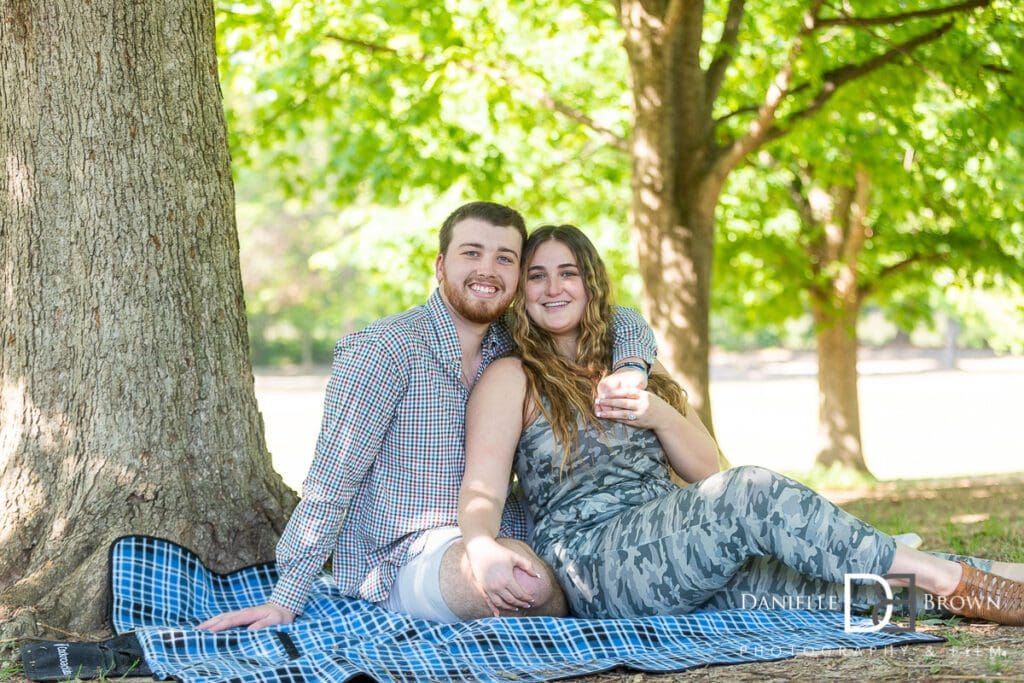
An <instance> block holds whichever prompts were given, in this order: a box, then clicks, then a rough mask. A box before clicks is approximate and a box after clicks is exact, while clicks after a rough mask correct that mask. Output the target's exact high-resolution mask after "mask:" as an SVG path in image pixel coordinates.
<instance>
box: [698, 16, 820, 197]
mask: <svg viewBox="0 0 1024 683" xmlns="http://www.w3.org/2000/svg"><path fill="white" fill-rule="evenodd" d="M823 3H824V0H814V2H812V3H811V7H810V8H809V9H808V11H807V12H805V13H804V15H803V21H802V22H801V25H800V30H799V31H798V32H797V34H796V36H795V37H794V38H793V42H792V44H790V46H789V54H787V55H786V59H785V61H784V62H783V63H782V67H780V68H779V70H778V72H777V73H776V74H775V78H773V79H772V84H771V85H770V86H769V87H768V92H767V93H765V98H764V102H763V103H762V104H761V106H760V107H759V108H758V112H757V118H755V119H754V120H753V121H752V122H751V123H750V125H749V126H748V127H747V132H746V134H744V135H743V137H741V138H739V139H738V140H735V141H734V142H733V143H732V145H730V146H729V147H728V148H726V149H725V150H724V151H723V152H722V154H720V155H719V156H718V159H717V160H716V161H715V172H716V174H717V175H719V176H722V177H724V176H725V175H726V174H728V172H729V171H730V170H732V169H733V168H735V167H736V165H737V164H739V162H740V160H741V159H743V157H745V156H746V155H747V154H750V152H752V151H754V150H755V149H757V148H758V147H760V146H761V145H762V144H764V142H765V136H766V135H767V134H768V132H769V131H770V130H772V128H773V126H774V124H775V112H776V111H778V108H779V105H780V104H781V103H782V100H783V99H784V98H785V97H786V95H788V94H789V88H790V84H791V82H792V79H793V66H794V64H795V63H796V59H797V56H799V54H800V51H801V49H802V48H803V41H804V39H805V38H806V37H807V36H808V35H810V34H811V33H812V32H813V31H814V28H815V23H814V22H815V16H817V14H818V11H819V10H820V9H821V6H822V4H823Z"/></svg>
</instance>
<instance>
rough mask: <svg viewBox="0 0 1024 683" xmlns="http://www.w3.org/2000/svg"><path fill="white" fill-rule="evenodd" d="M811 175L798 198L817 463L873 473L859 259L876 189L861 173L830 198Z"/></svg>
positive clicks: (796, 189)
mask: <svg viewBox="0 0 1024 683" xmlns="http://www.w3.org/2000/svg"><path fill="white" fill-rule="evenodd" d="M809 173H810V171H809V170H808V169H804V170H803V171H798V172H797V176H796V177H797V179H796V180H795V181H794V183H793V186H792V188H791V196H792V198H793V200H794V204H795V205H796V208H797V213H798V214H799V215H800V220H801V230H802V232H803V235H802V240H801V241H802V242H803V243H804V244H805V245H806V249H807V252H808V257H809V259H810V264H811V272H812V273H813V276H814V280H813V281H812V282H810V283H809V284H808V290H809V293H810V299H811V313H812V315H813V317H814V329H815V341H816V343H817V350H818V452H817V455H816V459H815V461H816V463H817V464H819V465H822V466H825V467H830V466H832V465H841V466H843V467H847V468H851V469H855V470H859V471H861V472H865V473H867V472H868V467H867V464H866V463H865V461H864V452H863V448H862V446H861V437H860V398H859V396H858V394H857V377H858V375H857V347H858V341H857V318H858V317H859V315H860V309H861V307H862V305H863V299H864V297H863V295H862V293H861V287H860V279H861V277H860V274H859V269H858V264H859V258H860V254H861V251H862V250H863V248H864V245H865V243H866V242H867V240H868V238H869V237H870V235H871V229H870V228H869V227H868V224H867V206H868V201H869V196H870V182H869V177H868V174H867V172H866V171H865V170H864V169H863V168H858V169H856V171H855V173H854V179H853V182H852V183H850V184H849V185H840V186H835V187H832V188H830V189H829V190H827V191H826V190H824V189H821V188H818V187H814V186H813V182H812V179H811V178H810V175H809ZM801 176H802V178H801ZM805 188H809V189H805Z"/></svg>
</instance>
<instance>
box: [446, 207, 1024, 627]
mask: <svg viewBox="0 0 1024 683" xmlns="http://www.w3.org/2000/svg"><path fill="white" fill-rule="evenodd" d="M523 262H524V264H525V270H526V273H527V277H526V279H525V281H524V282H523V283H521V289H520V296H519V297H517V299H516V300H515V302H514V304H513V308H512V310H513V319H514V325H513V339H514V341H515V343H516V348H517V353H518V355H519V358H518V359H515V358H508V359H502V360H499V361H497V362H495V363H493V364H492V365H491V366H490V367H489V368H488V369H487V371H486V372H485V373H484V375H483V377H482V378H481V379H480V381H479V382H478V383H477V385H476V387H475V388H474V390H473V394H472V396H471V398H470V402H469V406H468V412H467V419H466V469H465V475H464V478H463V482H462V490H461V494H460V499H459V525H460V527H461V528H462V532H463V536H464V539H465V547H466V553H467V558H468V560H469V563H470V566H471V570H472V574H473V578H474V580H475V581H476V583H477V584H478V586H479V589H480V591H481V592H483V593H484V594H485V595H486V596H487V599H488V601H489V603H490V605H491V606H492V608H493V612H494V613H495V614H498V613H499V611H500V610H503V609H510V608H513V607H515V606H516V603H515V598H516V597H517V596H518V595H519V594H520V593H521V585H520V583H519V581H518V579H517V577H516V573H515V572H516V571H517V570H521V571H526V572H530V571H531V570H532V569H533V566H532V563H531V560H530V559H529V557H527V556H525V555H523V554H521V553H518V552H517V551H516V549H514V548H509V547H504V546H502V545H501V544H499V543H497V542H496V540H495V530H496V529H497V528H498V520H499V516H500V512H501V509H502V506H503V504H504V502H505V496H506V492H507V489H508V480H509V476H510V472H511V471H512V470H513V469H514V471H515V473H516V476H517V477H518V480H519V483H520V485H521V487H522V492H523V494H524V497H525V500H526V504H527V507H528V509H529V510H530V512H531V513H532V517H533V519H534V522H535V526H534V529H533V532H532V535H531V542H532V544H533V550H534V551H535V552H536V554H537V555H538V556H539V557H540V558H541V559H543V560H544V561H545V562H546V563H547V564H549V565H550V566H551V568H552V569H553V570H554V572H555V574H556V575H557V577H558V581H559V583H560V584H561V586H562V589H563V590H564V592H565V595H566V599H567V600H568V602H569V605H570V608H571V610H572V612H573V613H574V614H575V616H579V617H588V618H632V617H641V616H663V615H674V614H685V613H688V612H691V611H693V610H695V609H734V608H744V607H749V604H748V602H747V601H748V600H749V599H750V598H751V596H754V597H756V598H757V599H758V600H763V601H764V604H767V605H770V606H773V607H774V606H776V605H779V606H784V605H792V601H793V600H794V598H796V599H797V600H809V599H810V600H812V602H804V603H803V604H805V605H807V604H816V605H824V606H826V607H827V608H828V609H843V608H844V607H846V608H847V609H850V608H853V609H856V610H867V609H868V608H870V607H871V606H872V605H873V604H875V603H876V602H877V599H878V598H877V596H876V595H875V592H874V590H873V587H872V586H871V585H867V584H865V583H864V581H859V582H854V583H855V584H856V585H855V586H854V587H853V593H852V596H849V597H848V594H846V591H845V590H844V583H845V579H846V577H847V575H849V574H862V575H863V574H872V575H883V574H898V575H915V576H916V585H917V587H918V588H920V589H922V590H923V591H926V592H927V593H926V594H918V610H919V611H920V610H921V609H924V608H925V607H926V606H928V605H931V608H932V609H934V607H935V606H936V605H938V607H939V608H940V609H945V610H947V611H948V612H952V613H956V614H960V615H963V616H969V617H978V618H984V619H989V620H993V621H997V622H999V623H1005V624H1015V625H1024V584H1020V583H1018V582H1017V580H1018V579H1019V578H1020V577H1021V573H1022V572H1024V565H1011V564H1006V563H993V562H992V561H991V560H986V559H981V558H974V557H962V556H951V555H944V554H940V553H922V552H919V551H917V550H914V549H912V548H910V547H909V546H906V545H903V544H900V543H898V542H897V541H896V540H895V539H893V538H892V537H891V536H889V535H887V534H885V533H883V532H881V531H879V530H878V529H875V528H873V527H871V526H870V525H868V524H865V523H864V522H862V521H861V520H859V519H857V518H855V517H853V516H852V515H850V514H848V513H846V512H844V511H843V510H841V509H839V508H838V507H836V506H835V505H834V504H832V503H831V502H830V501H828V500H827V499H826V498H824V497H823V496H821V495H819V494H818V493H816V492H814V491H812V490H811V489H809V488H807V487H806V486H803V485H802V484H800V483H799V482H796V481H794V480H792V479H789V478H788V477H785V476H783V475H780V474H778V473H776V472H772V471H771V470H768V469H765V468H762V467H738V468H734V469H731V470H728V471H725V472H718V471H717V470H718V467H717V457H716V456H717V448H716V445H715V442H714V440H713V439H712V437H711V436H710V434H708V432H707V430H706V429H704V426H703V424H702V423H701V421H700V420H699V419H698V418H697V416H696V415H695V411H693V410H688V409H687V404H686V400H685V395H684V394H682V392H680V391H679V389H678V386H676V385H675V384H674V382H672V381H671V379H669V378H668V377H666V376H664V375H663V374H662V370H661V369H660V368H659V367H658V366H655V369H654V370H655V371H654V373H653V374H652V375H651V377H650V386H649V390H638V389H635V388H632V389H628V390H625V391H619V392H612V393H611V394H609V395H601V394H599V393H598V386H599V382H600V381H601V379H602V377H603V376H604V375H606V374H607V373H608V372H609V371H611V369H612V366H611V362H610V356H611V354H610V349H609V336H608V322H607V321H608V318H609V315H608V309H609V302H608V297H609V289H610V287H609V283H608V278H607V275H606V272H605V270H604V268H603V266H602V265H601V260H600V257H599V256H598V255H597V252H596V250H595V249H594V246H593V244H591V242H590V241H589V239H587V237H586V236H585V235H584V234H583V233H582V232H581V231H580V230H579V229H578V228H575V227H573V226H569V225H562V226H546V227H544V228H540V229H538V230H537V231H535V232H534V233H533V234H532V235H530V238H529V239H528V240H527V243H526V246H525V247H524V249H523ZM509 404H512V405H513V406H517V407H518V406H521V410H509ZM670 470H672V471H674V472H675V473H676V474H677V475H679V477H681V478H682V479H684V480H685V481H687V482H690V484H689V485H688V486H686V487H682V488H681V487H679V486H677V485H676V484H675V483H674V482H673V481H672V479H671V478H670ZM901 585H902V584H901ZM936 598H937V599H936ZM929 599H932V600H931V602H930V603H929ZM848 602H849V604H847V603H848ZM758 604H759V605H760V604H761V603H760V602H758ZM798 604H799V603H798Z"/></svg>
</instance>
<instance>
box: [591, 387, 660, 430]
mask: <svg viewBox="0 0 1024 683" xmlns="http://www.w3.org/2000/svg"><path fill="white" fill-rule="evenodd" d="M666 408H668V409H669V410H672V406H670V405H669V404H667V403H666V402H665V401H664V400H663V399H661V398H660V397H659V396H658V395H657V394H652V393H651V392H649V391H642V390H639V389H624V390H621V391H617V392H614V393H612V394H610V395H607V396H604V397H600V398H598V399H597V400H596V401H594V412H595V413H596V414H597V416H598V417H600V418H602V419H604V420H613V421H615V422H621V423H622V424H626V425H629V426H630V427H636V428H637V429H656V428H657V427H658V426H659V424H660V423H661V420H662V419H664V416H665V412H664V411H665V409H666Z"/></svg>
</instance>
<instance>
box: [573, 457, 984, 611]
mask: <svg viewBox="0 0 1024 683" xmlns="http://www.w3.org/2000/svg"><path fill="white" fill-rule="evenodd" d="M594 550H595V552H594V553H593V554H590V555H587V556H580V557H577V558H575V561H574V562H571V563H569V564H567V567H566V568H567V570H568V571H567V577H566V578H568V579H569V580H570V581H571V582H572V583H574V584H575V585H576V586H577V587H578V589H579V590H580V593H581V594H582V595H583V598H581V601H582V604H574V608H575V609H576V610H577V611H578V612H580V613H582V614H585V615H587V616H636V615H644V614H672V613H685V612H688V611H692V610H693V609H696V608H698V607H711V608H727V607H743V606H746V607H764V606H768V607H776V606H789V607H792V608H823V609H843V589H844V578H845V575H846V574H848V573H862V574H876V575H882V574H886V573H908V574H915V575H916V576H917V585H918V586H919V588H920V589H922V590H926V591H929V592H931V593H934V594H937V595H949V594H950V593H951V592H952V591H953V590H954V588H956V586H957V584H958V582H959V580H960V573H961V571H962V570H961V567H960V565H959V564H956V563H954V562H951V561H949V560H946V559H942V558H939V557H936V556H934V555H930V554H926V553H921V552H918V551H914V550H912V549H910V548H908V547H906V546H901V547H900V549H899V550H897V545H896V543H895V542H894V541H893V540H892V538H891V537H889V536H888V535H886V534H883V533H882V532H880V531H878V530H877V529H874V528H873V527H871V526H869V525H867V524H865V523H864V522H862V521H860V520H859V519H857V518H855V517H853V516H852V515H850V514H848V513H846V512H844V511H843V510H841V509H839V508H838V507H836V506H835V505H834V504H833V503H831V502H830V501H828V500H827V499H826V498H824V497H823V496H821V495H819V494H817V493H815V492H814V491H812V490H811V489H809V488H807V487H806V486H803V485H802V484H800V483H799V482H796V481H793V480H792V479H789V478H787V477H784V476H782V475H779V474H777V473H775V472H771V471H770V470H766V469H763V468H760V467H739V468H735V469H732V470H728V471H726V472H722V473H719V474H716V475H713V476H712V477H708V478H707V479H705V480H703V481H701V482H698V483H696V484H694V485H692V486H690V487H687V488H685V489H680V490H677V491H674V492H673V493H672V494H671V495H670V496H668V497H666V498H662V499H659V500H655V501H651V502H650V503H648V504H645V505H642V506H640V507H638V508H636V509H634V510H632V511H630V512H627V513H624V514H621V515H619V516H618V517H617V518H616V519H614V520H613V521H611V522H610V523H609V524H608V525H607V526H606V527H605V530H604V532H603V534H602V539H601V542H600V543H599V544H598V547H597V548H595V549H594ZM958 559H962V560H965V561H966V563H967V564H970V565H975V566H979V567H981V568H982V569H986V570H987V569H988V568H989V566H990V564H991V563H990V562H989V561H987V560H980V559H976V558H958ZM874 586H875V584H874V583H873V582H860V585H858V584H857V583H855V584H854V586H853V595H852V598H853V600H852V601H853V606H854V607H855V608H859V609H866V608H868V607H870V605H872V604H874V603H875V602H876V601H877V598H876V597H875V596H876V591H875V588H874ZM755 603H756V604H755Z"/></svg>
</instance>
